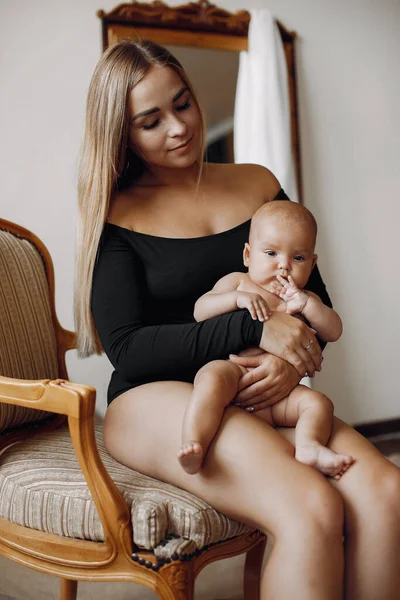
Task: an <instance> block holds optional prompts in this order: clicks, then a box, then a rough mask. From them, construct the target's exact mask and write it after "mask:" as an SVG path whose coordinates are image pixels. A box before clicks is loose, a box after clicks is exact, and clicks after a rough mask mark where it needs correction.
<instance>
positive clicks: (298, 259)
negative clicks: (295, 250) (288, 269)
mask: <svg viewBox="0 0 400 600" xmlns="http://www.w3.org/2000/svg"><path fill="white" fill-rule="evenodd" d="M293 258H294V260H296V261H297V262H301V261H302V260H304V256H300V254H297V255H296V256H294V257H293Z"/></svg>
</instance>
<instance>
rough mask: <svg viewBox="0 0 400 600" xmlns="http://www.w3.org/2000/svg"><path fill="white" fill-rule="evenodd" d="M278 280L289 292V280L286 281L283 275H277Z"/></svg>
mask: <svg viewBox="0 0 400 600" xmlns="http://www.w3.org/2000/svg"><path fill="white" fill-rule="evenodd" d="M289 277H290V275H289ZM276 278H277V280H278V281H279V283H280V284H281V285H282V287H284V288H285V290H287V289H288V288H289V287H290V285H289V282H288V280H287V279H284V278H283V277H282V276H281V275H277V276H276Z"/></svg>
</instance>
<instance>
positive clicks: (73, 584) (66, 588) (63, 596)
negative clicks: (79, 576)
mask: <svg viewBox="0 0 400 600" xmlns="http://www.w3.org/2000/svg"><path fill="white" fill-rule="evenodd" d="M77 592H78V582H77V581H72V580H71V579H61V580H60V600H76V595H77Z"/></svg>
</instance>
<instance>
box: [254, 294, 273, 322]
mask: <svg viewBox="0 0 400 600" xmlns="http://www.w3.org/2000/svg"><path fill="white" fill-rule="evenodd" d="M257 316H258V320H259V321H267V320H268V319H269V317H270V316H271V311H270V310H269V307H268V304H267V303H266V302H265V301H264V300H263V299H262V300H260V301H259V302H258V303H257Z"/></svg>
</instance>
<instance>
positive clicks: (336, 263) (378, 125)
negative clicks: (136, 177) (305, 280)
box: [0, 0, 400, 422]
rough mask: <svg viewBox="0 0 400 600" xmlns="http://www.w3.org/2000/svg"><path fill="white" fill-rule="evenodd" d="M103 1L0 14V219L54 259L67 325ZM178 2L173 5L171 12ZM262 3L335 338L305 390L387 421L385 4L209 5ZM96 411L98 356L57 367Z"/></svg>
mask: <svg viewBox="0 0 400 600" xmlns="http://www.w3.org/2000/svg"><path fill="white" fill-rule="evenodd" d="M116 4H117V2H116V0H101V1H99V0H85V2H81V0H69V1H68V2H61V1H56V0H51V1H50V0H36V2H32V3H31V2H22V1H21V0H20V1H13V2H11V0H9V1H8V2H2V3H1V5H0V82H1V83H0V85H1V94H0V132H1V137H0V165H1V167H0V168H1V186H2V190H1V196H0V198H1V199H0V214H1V216H3V217H5V218H7V219H10V220H14V221H17V222H19V223H20V224H22V225H24V226H26V227H28V228H30V229H32V230H33V231H35V232H36V233H37V234H38V235H39V236H40V237H41V238H42V239H43V240H44V242H45V243H46V244H47V246H48V247H49V249H50V252H51V254H52V256H53V258H54V261H55V268H56V274H57V280H56V283H57V306H58V312H59V316H60V319H61V321H62V323H63V325H64V326H66V327H72V326H73V320H72V281H73V246H74V232H75V216H76V192H75V178H76V166H77V157H78V149H79V144H80V139H81V136H82V131H83V119H84V102H85V95H86V91H87V87H88V83H89V79H90V77H91V73H92V70H93V68H94V65H95V63H96V61H97V59H98V57H99V54H100V23H99V20H98V19H97V18H96V16H95V13H96V10H98V9H99V8H103V9H105V10H110V9H111V8H113V7H114V6H115V5H116ZM170 4H171V5H173V4H174V5H178V4H182V0H176V1H175V2H173V1H171V2H170ZM219 4H220V5H221V6H223V7H225V8H227V9H228V10H236V9H241V8H244V7H245V8H249V7H263V6H267V5H268V7H269V8H270V9H271V10H272V11H273V12H274V13H275V14H276V15H277V16H278V17H279V18H280V19H281V20H282V22H283V23H284V24H285V25H286V26H287V27H288V28H290V29H295V30H297V31H298V33H299V39H298V42H297V53H298V80H299V92H300V116H301V145H302V156H303V172H304V191H305V203H306V205H307V206H308V207H309V208H310V209H311V210H312V211H313V212H314V214H315V216H316V217H317V219H318V222H319V244H318V251H319V255H320V261H319V262H320V266H321V269H322V271H323V274H324V277H325V279H326V282H327V284H328V288H329V290H330V292H331V295H332V297H333V300H334V303H335V306H336V307H337V309H338V310H339V312H340V313H341V315H342V316H343V320H344V325H345V332H344V335H343V337H342V339H341V340H340V342H338V343H336V344H333V345H331V347H330V348H328V350H327V351H326V353H325V357H326V359H325V363H324V370H323V373H322V374H320V375H319V377H318V381H317V386H318V387H319V388H320V389H322V390H324V391H325V392H326V393H327V394H328V395H330V396H331V397H332V399H334V401H335V403H336V407H337V414H339V415H340V416H342V417H343V418H345V419H347V420H349V421H352V422H360V421H368V420H373V419H383V418H390V417H398V416H399V413H400V405H399V392H398V380H397V371H398V368H399V367H398V362H399V354H400V353H399V351H398V339H399V333H400V331H399V330H400V325H399V323H400V319H399V315H398V314H397V312H398V311H397V306H396V305H397V303H398V298H399V297H400V282H399V266H398V262H399V259H398V255H399V252H398V250H397V248H395V242H396V238H397V236H398V222H399V217H400V215H399V208H398V204H397V203H398V195H399V188H400V186H399V179H400V175H399V164H398V163H399V157H400V125H399V122H400V118H399V117H400V115H399V106H400V102H399V97H400V73H399V69H398V56H399V50H400V48H399V39H400V32H399V24H400V5H399V3H398V1H397V0H381V1H380V2H376V1H374V0H352V2H345V1H344V0H338V1H336V2H332V1H331V0H318V2H316V0H302V1H301V2H299V1H298V0H269V1H268V3H267V2H264V1H263V0H258V1H256V0H254V1H248V2H245V0H230V1H228V0H220V1H219ZM69 364H70V376H71V379H75V380H79V381H83V382H87V383H90V384H92V385H95V386H96V387H97V389H98V393H99V410H100V411H103V410H104V407H105V388H106V385H107V381H108V378H109V375H110V371H111V369H110V367H109V365H108V362H107V360H106V359H105V358H93V359H88V360H85V361H77V360H76V358H75V357H74V356H71V357H70V359H69Z"/></svg>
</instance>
